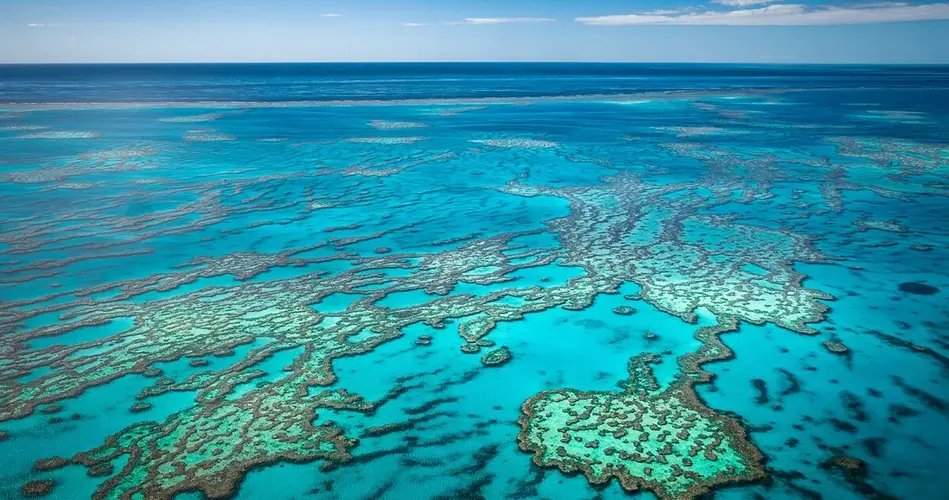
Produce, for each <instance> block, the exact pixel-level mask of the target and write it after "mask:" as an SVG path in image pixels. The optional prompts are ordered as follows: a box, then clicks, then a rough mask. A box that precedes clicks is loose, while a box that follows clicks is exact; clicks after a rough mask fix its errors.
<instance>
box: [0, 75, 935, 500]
mask: <svg viewBox="0 0 949 500" xmlns="http://www.w3.org/2000/svg"><path fill="white" fill-rule="evenodd" d="M0 457H2V459H0V498H3V499H7V498H9V499H17V498H39V497H42V498H48V499H59V500H73V499H85V498H95V499H145V500H150V499H187V500H197V499H205V498H207V499H225V498H236V499H267V500H291V499H292V500H296V499H300V500H304V499H327V500H329V499H338V500H362V499H366V500H369V499H409V500H414V499H418V500H422V499H541V498H543V499H558V500H560V499H567V500H569V499H590V500H593V499H597V500H599V499H625V498H644V499H645V498H659V499H661V500H666V499H687V498H699V497H703V498H715V499H722V500H726V499H727V500H738V499H749V500H750V499H799V498H800V499H807V500H812V499H819V498H826V499H834V500H838V499H864V498H870V499H891V498H899V499H944V498H946V494H947V493H946V484H947V480H946V471H947V470H949V66H941V67H940V66H780V65H688V64H269V65H266V64H265V65H254V64H224V65H213V64H207V65H166V64H158V65H46V66H29V65H26V66H2V65H0Z"/></svg>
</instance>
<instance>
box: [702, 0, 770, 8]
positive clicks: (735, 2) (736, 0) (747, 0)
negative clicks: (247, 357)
mask: <svg viewBox="0 0 949 500" xmlns="http://www.w3.org/2000/svg"><path fill="white" fill-rule="evenodd" d="M780 1H781V0H712V3H717V4H719V5H725V6H728V7H748V6H749V5H761V4H763V3H774V2H780Z"/></svg>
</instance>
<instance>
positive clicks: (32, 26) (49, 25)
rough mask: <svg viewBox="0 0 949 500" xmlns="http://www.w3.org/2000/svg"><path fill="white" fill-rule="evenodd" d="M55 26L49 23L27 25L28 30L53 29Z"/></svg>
mask: <svg viewBox="0 0 949 500" xmlns="http://www.w3.org/2000/svg"><path fill="white" fill-rule="evenodd" d="M53 26H56V25H55V24H47V23H30V24H27V25H26V27H27V28H52V27H53Z"/></svg>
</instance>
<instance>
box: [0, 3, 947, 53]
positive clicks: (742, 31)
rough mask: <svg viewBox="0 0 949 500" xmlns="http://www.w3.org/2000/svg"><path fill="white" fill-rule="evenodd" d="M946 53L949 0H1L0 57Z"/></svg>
mask: <svg viewBox="0 0 949 500" xmlns="http://www.w3.org/2000/svg"><path fill="white" fill-rule="evenodd" d="M202 61H221V62H225V61H226V62H237V61H670V62H752V63H756V62H776V63H800V62H804V63H807V62H814V63H949V0H943V1H941V2H932V1H930V2H907V3H904V2H881V1H879V0H711V1H709V0H664V1H656V0H467V1H461V0H404V1H398V0H269V1H265V0H256V1H251V0H85V1H76V0H0V62H202Z"/></svg>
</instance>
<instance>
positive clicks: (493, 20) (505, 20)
mask: <svg viewBox="0 0 949 500" xmlns="http://www.w3.org/2000/svg"><path fill="white" fill-rule="evenodd" d="M554 21H556V19H550V18H549V17H468V18H465V20H464V21H457V22H453V23H449V24H520V23H552V22H554Z"/></svg>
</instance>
